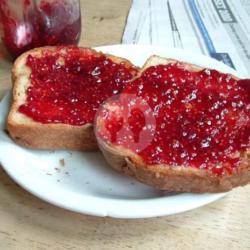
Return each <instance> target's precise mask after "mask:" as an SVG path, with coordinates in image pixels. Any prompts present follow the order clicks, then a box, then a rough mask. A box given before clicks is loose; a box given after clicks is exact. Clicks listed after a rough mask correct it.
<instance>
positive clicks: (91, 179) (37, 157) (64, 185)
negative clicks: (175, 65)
mask: <svg viewBox="0 0 250 250" xmlns="http://www.w3.org/2000/svg"><path fill="white" fill-rule="evenodd" d="M97 49H98V50H101V51H103V52H108V53H111V54H114V55H118V56H122V57H125V58H128V59H129V60H131V61H132V62H133V63H135V64H136V65H138V66H141V65H142V64H143V63H144V62H145V60H146V59H147V58H148V57H149V56H150V55H152V54H157V55H161V56H164V57H170V58H176V59H179V60H184V61H188V62H191V63H194V64H198V65H201V66H204V67H212V68H216V69H218V70H221V71H223V72H230V73H234V74H235V75H237V73H236V72H235V71H234V70H232V69H231V68H229V67H227V66H225V65H224V64H222V63H220V62H218V61H216V60H214V59H211V58H208V57H205V56H201V55H195V54H191V53H188V52H185V51H183V50H174V49H167V48H164V47H153V46H138V45H113V46H105V47H99V48H97ZM9 103H10V94H9V95H7V96H5V98H4V99H3V100H2V102H1V104H0V162H1V164H2V166H3V168H4V169H5V170H6V172H7V173H8V174H9V175H10V176H11V177H12V178H13V179H14V180H15V181H16V182H17V183H18V184H20V185H21V186H22V187H24V188H25V189H26V190H28V191H29V192H31V193H32V194H34V195H36V196H38V197H40V198H41V199H43V200H45V201H47V202H50V203H52V204H54V205H57V206H59V207H63V208H66V209H69V210H72V211H76V212H80V213H84V214H90V215H96V216H110V217H116V218H147V217H155V216H163V215H170V214H176V213H180V212H183V211H187V210H190V209H194V208H197V207H200V206H203V205H205V204H208V203H210V202H212V201H215V200H217V199H219V198H220V197H222V196H224V195H225V194H222V193H221V194H191V193H187V194H175V195H173V194H172V195H167V194H166V193H164V192H161V191H157V190H155V189H153V188H150V187H148V186H145V185H143V184H140V183H138V182H137V181H135V180H133V179H131V178H128V177H125V176H123V175H120V174H119V173H117V172H115V171H114V170H112V169H111V168H110V167H109V166H108V165H107V164H106V163H105V160H104V158H103V157H102V155H101V153H99V152H88V153H82V152H69V151H45V150H30V149H26V148H23V147H20V146H18V145H16V144H15V143H14V142H13V141H12V140H11V139H10V138H9V137H8V135H7V134H6V133H5V131H4V129H5V118H6V115H7V112H8V109H9ZM41 136H42V135H41ZM62 159H63V160H64V162H65V166H62V164H61V163H60V162H62Z"/></svg>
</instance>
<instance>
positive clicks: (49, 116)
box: [19, 46, 137, 125]
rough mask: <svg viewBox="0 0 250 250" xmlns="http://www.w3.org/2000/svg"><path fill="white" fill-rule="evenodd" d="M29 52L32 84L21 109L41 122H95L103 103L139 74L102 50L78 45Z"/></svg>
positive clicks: (28, 60) (28, 64)
mask: <svg viewBox="0 0 250 250" xmlns="http://www.w3.org/2000/svg"><path fill="white" fill-rule="evenodd" d="M42 53H43V54H42V56H41V57H37V56H31V55H29V56H28V58H27V61H26V65H27V66H28V67H29V68H30V69H31V75H30V81H31V86H30V87H29V88H28V89H27V99H26V102H25V103H24V104H23V105H21V106H20V108H19V111H20V112H22V113H23V114H25V115H27V116H29V117H31V118H32V119H33V120H35V121H38V122H41V123H63V124H70V125H83V124H86V123H92V122H93V120H94V117H95V113H96V110H97V109H98V107H99V105H100V104H101V103H102V102H103V101H104V100H106V99H107V98H108V97H110V96H112V95H115V94H117V93H119V92H120V91H121V90H122V88H123V87H124V85H125V84H126V83H127V82H128V81H129V80H130V79H131V78H132V77H133V76H134V75H135V74H136V73H137V69H136V68H135V67H132V66H126V65H125V64H124V63H115V62H113V61H112V60H110V59H109V58H108V57H106V56H105V55H103V54H101V53H97V52H94V51H93V50H90V49H83V48H77V47H72V46H71V47H57V49H56V50H55V51H54V52H52V51H51V50H50V51H49V50H45V51H43V52H42Z"/></svg>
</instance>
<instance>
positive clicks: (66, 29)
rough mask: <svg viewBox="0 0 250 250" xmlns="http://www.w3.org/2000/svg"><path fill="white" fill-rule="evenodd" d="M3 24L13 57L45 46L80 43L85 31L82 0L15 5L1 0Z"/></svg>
mask: <svg viewBox="0 0 250 250" xmlns="http://www.w3.org/2000/svg"><path fill="white" fill-rule="evenodd" d="M34 2H36V5H35V4H34ZM19 12H20V13H19ZM0 26H2V33H3V35H2V40H3V42H4V44H5V46H6V47H7V49H8V50H9V52H10V53H11V55H12V56H13V57H17V56H19V55H20V54H22V53H23V52H25V51H27V50H29V49H31V48H35V47H40V46H44V45H68V44H77V43H78V41H79V38H80V32H81V16H80V7H79V3H78V2H77V1H72V0H71V1H66V0H41V1H37V0H36V1H30V0H21V1H20V2H18V1H16V3H15V4H14V5H13V3H11V1H8V0H0Z"/></svg>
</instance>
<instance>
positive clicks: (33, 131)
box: [7, 46, 137, 150]
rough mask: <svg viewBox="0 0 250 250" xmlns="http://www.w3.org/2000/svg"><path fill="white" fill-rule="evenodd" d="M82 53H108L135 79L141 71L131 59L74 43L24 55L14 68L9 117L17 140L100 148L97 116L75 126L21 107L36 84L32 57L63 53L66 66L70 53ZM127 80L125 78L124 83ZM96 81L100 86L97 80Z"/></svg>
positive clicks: (57, 146) (35, 144) (25, 143)
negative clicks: (37, 116)
mask: <svg viewBox="0 0 250 250" xmlns="http://www.w3.org/2000/svg"><path fill="white" fill-rule="evenodd" d="M78 52H80V53H81V57H83V59H84V57H85V56H86V58H88V57H90V56H95V57H99V56H105V58H107V59H108V60H111V61H112V63H114V64H119V65H122V67H124V68H125V69H126V70H127V71H128V72H131V78H132V77H134V75H135V74H136V73H137V68H136V67H135V66H133V64H132V63H131V62H129V61H128V60H126V59H123V58H120V57H116V56H113V55H104V54H103V53H101V52H97V51H95V50H93V49H89V48H78V47H71V46H69V47H67V46H66V47H63V46H61V47H42V48H36V49H33V50H30V51H28V52H26V53H24V54H22V55H21V56H20V57H19V58H18V59H17V60H16V61H15V63H14V66H13V69H12V81H13V102H12V105H11V109H10V112H9V115H8V119H7V130H8V133H9V135H10V136H11V138H12V139H13V140H14V141H15V142H16V143H18V144H20V145H23V146H25V147H29V148H35V149H67V150H93V149H97V148H98V147H97V143H96V139H95V135H94V133H93V121H94V115H93V117H92V118H91V119H90V121H89V122H87V123H86V124H80V125H79V124H77V125H74V124H67V122H53V121H52V122H40V121H39V120H38V121H37V120H35V119H34V118H33V117H29V116H28V115H26V114H25V113H23V112H20V107H21V106H22V105H25V104H26V103H27V98H28V94H27V93H28V90H29V88H31V87H32V80H31V78H32V77H33V76H32V73H33V72H32V70H31V68H30V67H29V66H28V65H27V60H28V58H29V57H33V58H43V57H45V58H46V56H48V55H53V53H57V54H59V55H60V56H61V55H63V58H61V57H60V59H59V61H60V62H59V63H60V65H62V66H63V65H64V63H65V62H64V61H65V60H66V59H67V57H68V55H71V54H73V53H78ZM84 63H85V64H86V65H87V64H89V62H88V59H86V60H85V61H84ZM45 67H46V63H45ZM81 67H83V68H84V64H83V65H81ZM115 73H116V72H115ZM39 77H40V76H39ZM42 77H43V76H42ZM66 77H67V76H66ZM80 77H82V76H80ZM83 77H84V76H83ZM33 78H34V77H33ZM112 78H115V79H112ZM118 78H119V74H117V75H112V74H109V75H108V79H106V81H109V80H110V81H111V80H114V81H116V80H117V81H119V80H120V79H118ZM35 80H36V79H35ZM69 81H70V80H69ZM124 82H125V81H124ZM124 82H123V81H122V80H121V84H123V83H124ZM91 83H92V82H91ZM91 83H90V84H91ZM93 84H96V85H97V83H96V82H94V81H93ZM97 89H98V85H97ZM84 91H85V90H84V89H83V95H84ZM69 93H70V91H69ZM41 94H42V92H41ZM59 94H60V93H59ZM87 94H88V93H86V95H87ZM38 99H39V98H38ZM100 102H101V100H100Z"/></svg>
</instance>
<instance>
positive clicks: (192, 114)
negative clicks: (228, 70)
mask: <svg viewBox="0 0 250 250" xmlns="http://www.w3.org/2000/svg"><path fill="white" fill-rule="evenodd" d="M201 75H202V76H201ZM168 86H171V87H168ZM249 88H250V80H239V79H237V78H236V77H234V76H232V75H229V74H222V73H219V72H218V71H215V70H210V69H203V68H201V67H199V66H197V65H192V64H189V63H185V62H178V61H176V60H173V59H165V58H161V57H158V56H152V57H150V58H149V59H148V60H147V62H146V63H145V65H144V67H143V68H142V69H141V70H140V72H139V73H138V77H137V78H136V79H135V80H133V81H132V82H131V83H130V84H129V85H128V86H127V87H126V88H125V89H124V90H123V91H122V93H121V94H120V96H119V98H118V97H117V98H116V99H111V100H109V101H107V102H106V103H105V104H103V105H102V106H101V107H100V110H99V111H98V113H97V117H96V120H95V134H96V137H97V141H98V144H99V147H100V149H101V151H102V152H103V154H104V156H105V158H106V160H107V161H108V163H109V164H110V165H111V166H112V167H113V168H114V169H116V170H117V171H120V172H121V173H124V174H125V175H128V176H131V177H134V178H135V179H137V180H138V181H140V182H142V183H144V184H147V185H150V186H152V187H155V188H157V189H161V190H168V191H173V192H196V193H204V192H225V191H229V190H231V189H232V188H234V187H237V186H242V185H245V184H247V183H249V182H250V151H249V149H250V91H249V90H250V89H249ZM160 96H163V97H160ZM157 98H158V99H160V101H157ZM234 100H235V102H234ZM236 100H237V101H236ZM155 102H156V103H155ZM220 105H221V106H220ZM133 110H134V112H133ZM138 110H139V111H138ZM138 131H139V132H138Z"/></svg>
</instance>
